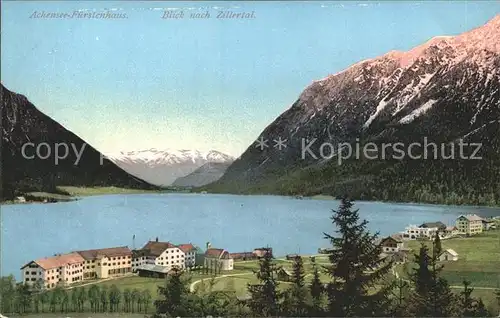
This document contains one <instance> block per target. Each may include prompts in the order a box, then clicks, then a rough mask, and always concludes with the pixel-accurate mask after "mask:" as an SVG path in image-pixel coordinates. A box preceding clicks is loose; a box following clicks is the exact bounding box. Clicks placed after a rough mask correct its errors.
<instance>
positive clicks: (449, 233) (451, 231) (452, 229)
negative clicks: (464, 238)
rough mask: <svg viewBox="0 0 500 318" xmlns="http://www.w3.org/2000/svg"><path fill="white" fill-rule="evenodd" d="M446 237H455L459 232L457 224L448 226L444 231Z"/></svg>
mask: <svg viewBox="0 0 500 318" xmlns="http://www.w3.org/2000/svg"><path fill="white" fill-rule="evenodd" d="M443 234H444V237H453V236H456V235H458V234H459V231H458V228H457V227H456V226H447V227H446V229H445V230H444V232H443Z"/></svg>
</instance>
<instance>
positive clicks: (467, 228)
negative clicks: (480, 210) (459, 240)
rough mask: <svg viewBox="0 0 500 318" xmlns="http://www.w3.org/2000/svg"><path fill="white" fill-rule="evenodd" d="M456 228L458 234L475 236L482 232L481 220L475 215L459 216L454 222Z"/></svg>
mask: <svg viewBox="0 0 500 318" xmlns="http://www.w3.org/2000/svg"><path fill="white" fill-rule="evenodd" d="M456 227H457V229H458V232H459V233H460V234H465V235H476V234H479V233H481V232H483V219H482V218H481V217H479V216H477V215H475V214H472V215H461V216H459V217H458V218H457V220H456Z"/></svg>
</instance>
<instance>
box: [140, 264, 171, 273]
mask: <svg viewBox="0 0 500 318" xmlns="http://www.w3.org/2000/svg"><path fill="white" fill-rule="evenodd" d="M137 270H142V271H148V272H155V273H163V274H167V273H168V271H169V269H168V267H167V266H160V265H153V264H143V265H141V266H139V267H137Z"/></svg>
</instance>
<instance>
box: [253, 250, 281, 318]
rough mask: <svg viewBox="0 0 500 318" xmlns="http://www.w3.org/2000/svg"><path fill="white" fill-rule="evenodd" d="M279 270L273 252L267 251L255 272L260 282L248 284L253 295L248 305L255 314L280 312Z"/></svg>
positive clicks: (266, 314) (265, 315)
mask: <svg viewBox="0 0 500 318" xmlns="http://www.w3.org/2000/svg"><path fill="white" fill-rule="evenodd" d="M278 270H279V267H278V266H277V265H276V264H275V263H274V262H273V256H272V254H271V253H269V252H266V253H265V254H264V257H262V258H261V259H260V260H259V270H258V271H256V272H255V274H256V276H257V278H258V279H259V283H257V284H248V292H249V293H250V297H251V299H250V300H249V301H248V306H249V307H250V310H251V311H252V313H253V314H254V315H255V316H261V317H269V316H277V315H278V314H279V313H280V302H281V299H282V294H281V293H280V292H279V291H278V282H277V281H276V279H275V275H276V273H277V271H278Z"/></svg>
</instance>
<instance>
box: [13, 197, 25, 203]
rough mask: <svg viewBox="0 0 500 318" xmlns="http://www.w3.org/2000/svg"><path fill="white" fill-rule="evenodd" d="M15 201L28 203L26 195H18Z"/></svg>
mask: <svg viewBox="0 0 500 318" xmlns="http://www.w3.org/2000/svg"><path fill="white" fill-rule="evenodd" d="M15 201H16V202H18V203H26V198H25V197H16V200H15Z"/></svg>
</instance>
